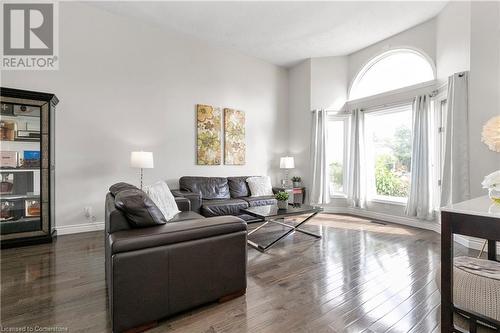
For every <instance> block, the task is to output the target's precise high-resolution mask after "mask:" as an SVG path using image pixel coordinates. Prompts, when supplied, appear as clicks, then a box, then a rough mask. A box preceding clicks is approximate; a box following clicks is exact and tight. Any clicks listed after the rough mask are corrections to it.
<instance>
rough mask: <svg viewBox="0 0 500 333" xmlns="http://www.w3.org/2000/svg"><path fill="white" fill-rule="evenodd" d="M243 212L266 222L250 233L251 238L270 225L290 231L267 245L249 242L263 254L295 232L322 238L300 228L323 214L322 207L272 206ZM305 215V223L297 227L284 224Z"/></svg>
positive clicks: (253, 208)
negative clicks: (280, 207)
mask: <svg viewBox="0 0 500 333" xmlns="http://www.w3.org/2000/svg"><path fill="white" fill-rule="evenodd" d="M241 211H242V212H243V213H246V214H248V215H252V216H255V217H257V218H260V219H262V220H264V223H263V224H262V225H260V226H258V227H257V228H255V229H253V230H251V231H250V232H249V233H248V235H249V236H250V235H251V234H253V233H255V232H257V231H258V230H260V229H261V228H263V227H265V226H266V225H268V224H269V223H276V224H279V225H281V226H284V227H286V228H289V229H290V230H288V231H287V232H286V233H285V234H283V235H281V236H279V237H278V238H276V239H274V240H273V241H272V242H271V243H269V244H267V245H261V244H257V243H255V242H253V241H251V240H247V242H248V245H250V246H252V247H254V248H256V249H257V250H259V251H261V252H266V251H267V250H268V249H269V248H270V247H271V246H273V245H274V244H276V243H277V242H279V241H280V240H282V239H283V238H285V237H286V236H288V235H290V234H291V233H292V232H295V231H298V232H301V233H303V234H306V235H309V236H312V237H316V238H321V236H320V235H317V234H315V233H312V232H310V231H307V230H304V229H301V228H300V227H301V226H302V225H304V224H305V223H307V221H309V220H310V219H312V218H313V217H314V216H316V214H318V213H321V212H322V211H323V208H321V207H315V206H308V205H293V206H292V205H289V206H288V208H287V209H278V206H276V205H271V206H257V207H249V208H245V209H242V210H241ZM305 214H308V216H307V217H306V218H305V219H304V220H303V221H301V222H299V223H298V224H297V225H290V224H286V223H285V222H284V220H285V217H290V216H297V215H305Z"/></svg>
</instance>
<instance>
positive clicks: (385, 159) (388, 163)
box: [375, 155, 410, 197]
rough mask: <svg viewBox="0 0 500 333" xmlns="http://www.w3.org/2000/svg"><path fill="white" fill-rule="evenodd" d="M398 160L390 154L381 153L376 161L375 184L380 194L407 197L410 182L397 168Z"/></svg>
mask: <svg viewBox="0 0 500 333" xmlns="http://www.w3.org/2000/svg"><path fill="white" fill-rule="evenodd" d="M397 162H398V161H397V160H396V159H394V158H392V157H391V156H389V155H381V156H379V157H378V158H377V160H376V161H375V186H376V188H377V194H378V195H388V196H392V197H406V196H408V192H409V187H410V186H409V185H410V184H409V182H408V181H407V180H405V179H404V177H402V175H401V172H398V171H396V170H395V168H394V166H395V165H396V164H397Z"/></svg>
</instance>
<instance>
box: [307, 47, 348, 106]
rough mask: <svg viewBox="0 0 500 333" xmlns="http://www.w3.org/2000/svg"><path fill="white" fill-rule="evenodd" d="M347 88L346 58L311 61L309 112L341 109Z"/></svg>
mask: <svg viewBox="0 0 500 333" xmlns="http://www.w3.org/2000/svg"><path fill="white" fill-rule="evenodd" d="M347 88H348V87H347V57H322V58H312V59H311V110H314V109H328V110H340V109H342V107H343V106H344V104H345V102H346V100H347Z"/></svg>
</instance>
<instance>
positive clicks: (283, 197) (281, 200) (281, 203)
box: [274, 191, 289, 209]
mask: <svg viewBox="0 0 500 333" xmlns="http://www.w3.org/2000/svg"><path fill="white" fill-rule="evenodd" d="M274 197H275V198H276V200H278V209H287V208H288V197H289V195H288V193H287V192H285V191H279V192H278V193H276V195H275V196H274Z"/></svg>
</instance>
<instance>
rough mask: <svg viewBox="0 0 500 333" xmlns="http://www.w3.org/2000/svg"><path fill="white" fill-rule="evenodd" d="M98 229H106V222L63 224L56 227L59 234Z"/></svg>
mask: <svg viewBox="0 0 500 333" xmlns="http://www.w3.org/2000/svg"><path fill="white" fill-rule="evenodd" d="M97 230H104V222H94V223H82V224H71V225H61V226H58V227H56V232H57V235H58V236H60V235H69V234H77V233H80V232H89V231H97Z"/></svg>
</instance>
